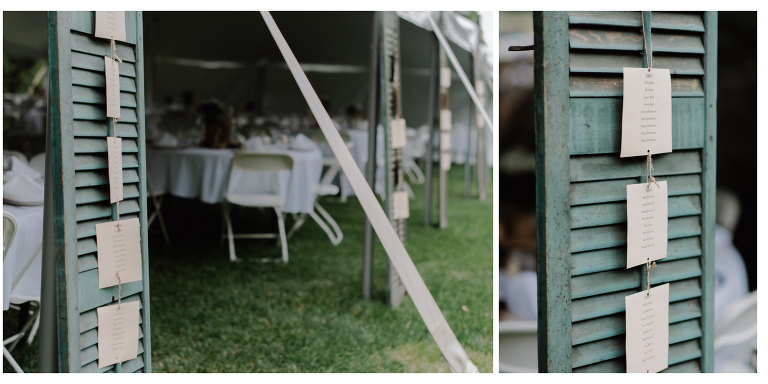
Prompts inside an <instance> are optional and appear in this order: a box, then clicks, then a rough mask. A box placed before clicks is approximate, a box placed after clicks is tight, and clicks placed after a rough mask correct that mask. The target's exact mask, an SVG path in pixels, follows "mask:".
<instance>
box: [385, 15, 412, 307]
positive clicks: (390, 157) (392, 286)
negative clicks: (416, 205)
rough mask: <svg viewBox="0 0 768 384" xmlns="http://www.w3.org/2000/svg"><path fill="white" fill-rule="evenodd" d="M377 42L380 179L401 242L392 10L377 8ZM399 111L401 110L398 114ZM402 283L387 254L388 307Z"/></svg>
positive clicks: (396, 30) (396, 34) (396, 42)
mask: <svg viewBox="0 0 768 384" xmlns="http://www.w3.org/2000/svg"><path fill="white" fill-rule="evenodd" d="M381 18H382V20H381V22H380V24H379V25H381V30H380V32H379V36H381V46H380V48H379V55H380V56H379V92H380V95H379V102H380V103H381V105H380V106H379V114H380V116H379V122H380V123H381V126H382V128H383V129H384V172H385V176H384V183H385V191H386V198H385V201H386V203H385V204H384V207H385V208H386V212H387V216H388V217H389V218H390V219H389V220H390V222H391V223H392V227H393V228H394V229H395V231H396V232H397V234H398V236H399V237H400V241H402V242H403V244H405V219H395V218H394V213H395V211H394V204H393V196H394V193H395V192H397V191H403V185H402V182H403V167H402V164H403V150H402V149H394V148H392V146H391V143H392V140H391V137H390V136H391V135H392V131H391V129H390V125H391V123H392V120H393V119H395V118H396V117H397V112H396V111H397V110H399V109H400V107H401V105H400V103H401V96H400V88H401V86H400V85H399V82H400V81H402V76H400V73H401V72H400V18H399V17H398V16H397V15H396V14H395V12H381ZM401 115H402V114H401ZM405 293H406V291H405V285H404V284H403V282H402V280H400V276H399V275H398V274H397V271H395V268H394V267H393V266H392V262H391V261H390V260H389V258H387V301H388V302H389V305H390V306H392V307H396V306H398V305H400V302H402V301H403V298H404V297H405Z"/></svg>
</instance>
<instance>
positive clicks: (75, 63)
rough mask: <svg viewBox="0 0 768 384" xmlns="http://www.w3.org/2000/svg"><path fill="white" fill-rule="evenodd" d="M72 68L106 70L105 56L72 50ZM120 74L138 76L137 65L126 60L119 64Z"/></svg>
mask: <svg viewBox="0 0 768 384" xmlns="http://www.w3.org/2000/svg"><path fill="white" fill-rule="evenodd" d="M72 68H77V69H84V70H87V71H96V72H104V56H100V55H89V54H86V53H80V52H72ZM119 70H120V73H119V74H120V76H125V77H133V78H135V77H136V66H135V65H134V64H133V63H129V62H127V61H124V62H122V63H120V66H119Z"/></svg>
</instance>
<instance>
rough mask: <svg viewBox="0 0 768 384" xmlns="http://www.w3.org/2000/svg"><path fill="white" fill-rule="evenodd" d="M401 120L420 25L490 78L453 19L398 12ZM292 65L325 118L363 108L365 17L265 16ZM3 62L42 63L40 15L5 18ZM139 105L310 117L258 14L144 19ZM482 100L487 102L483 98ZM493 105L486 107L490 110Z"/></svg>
mask: <svg viewBox="0 0 768 384" xmlns="http://www.w3.org/2000/svg"><path fill="white" fill-rule="evenodd" d="M397 14H398V16H400V17H401V22H400V34H401V37H400V44H401V47H400V55H401V63H402V64H401V65H402V77H403V80H402V97H403V104H402V105H403V115H404V117H405V119H406V121H407V123H408V126H411V127H418V126H420V125H423V124H426V123H427V121H426V120H427V108H428V92H429V89H428V88H429V74H430V68H429V66H430V51H431V44H432V41H433V39H434V35H433V32H432V31H431V27H430V25H429V21H428V15H429V16H432V18H433V19H434V20H436V21H439V23H440V24H441V29H442V30H443V33H444V34H445V36H446V37H447V38H448V39H449V40H450V41H451V47H452V49H453V51H454V53H455V54H456V56H457V57H458V59H459V62H460V64H461V66H462V68H463V69H464V71H465V72H467V74H468V75H469V76H470V77H472V74H471V73H470V71H469V69H470V61H471V60H472V56H471V53H470V52H472V51H475V52H478V55H479V56H480V57H481V58H482V59H481V62H483V63H484V65H485V66H486V73H487V74H489V73H492V71H490V70H489V68H492V66H491V58H490V55H488V52H490V50H489V49H488V47H487V46H485V45H484V44H483V43H481V42H479V39H478V35H479V33H480V32H479V31H480V28H479V26H478V25H476V24H474V23H473V22H472V21H470V20H469V19H466V18H465V17H463V16H460V15H458V14H456V13H453V12H398V13H397ZM272 15H273V16H274V19H275V22H276V23H277V25H278V26H279V27H280V29H281V30H282V31H283V33H284V34H285V38H286V40H287V41H288V43H289V44H290V45H291V48H292V49H293V51H294V53H295V54H296V57H297V59H298V60H299V62H300V63H301V64H302V67H303V69H304V70H305V71H306V72H307V76H308V77H309V80H310V82H311V83H312V86H313V87H314V88H315V90H316V91H317V93H318V95H320V97H321V98H323V99H326V100H328V101H329V102H330V108H329V111H328V112H329V113H330V114H331V115H342V114H343V113H344V111H345V109H346V107H347V106H349V105H350V104H356V105H358V106H361V107H363V109H365V107H366V106H367V105H368V96H369V92H368V73H369V69H370V46H371V36H372V23H373V12H273V13H272ZM3 44H4V51H5V52H7V53H12V54H17V55H25V56H31V57H46V56H47V44H48V39H47V16H46V13H45V12H3ZM144 47H145V62H146V66H145V73H146V82H147V83H146V100H147V103H148V104H149V105H153V104H154V105H159V104H160V103H161V101H162V99H163V98H164V97H165V96H172V97H173V99H174V100H175V101H177V102H178V101H180V97H181V94H182V93H183V92H184V91H185V90H192V91H193V92H194V93H195V95H196V96H197V98H198V100H200V101H201V100H204V99H207V98H211V97H215V98H217V99H219V100H221V101H222V102H223V103H225V104H227V105H231V106H233V107H235V108H236V109H237V108H239V107H240V106H242V105H244V104H245V103H246V102H248V101H253V102H255V103H256V104H257V108H259V109H260V112H261V113H264V114H266V115H272V114H277V115H286V114H300V115H304V114H308V112H309V111H308V109H307V106H306V103H305V102H304V99H303V98H302V96H301V93H300V91H299V88H298V87H297V86H296V84H295V82H294V81H293V79H292V78H291V75H290V73H289V71H288V69H287V67H286V65H285V62H284V60H283V58H282V57H281V56H280V52H279V50H278V48H277V46H276V45H275V43H274V41H273V40H272V38H271V36H270V35H269V32H268V30H267V27H266V25H265V24H264V21H263V20H262V19H261V17H260V16H259V14H258V12H144ZM450 91H451V101H450V105H451V110H452V111H453V116H454V123H457V124H462V125H464V126H467V125H469V113H470V111H471V110H472V108H474V107H473V105H472V102H471V100H470V98H469V94H468V93H467V91H466V89H465V88H464V86H463V85H462V84H461V82H460V81H459V79H458V76H456V74H455V73H454V81H453V82H452V84H451V90H450ZM488 91H489V92H487V94H491V92H490V91H491V89H488ZM491 101H492V98H490V97H489V98H487V104H488V105H487V109H488V110H489V111H490V110H491V108H492V107H491V105H492V103H491Z"/></svg>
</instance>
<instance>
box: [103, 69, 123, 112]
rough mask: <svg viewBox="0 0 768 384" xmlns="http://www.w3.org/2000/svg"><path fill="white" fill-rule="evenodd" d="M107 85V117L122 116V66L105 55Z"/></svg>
mask: <svg viewBox="0 0 768 384" xmlns="http://www.w3.org/2000/svg"><path fill="white" fill-rule="evenodd" d="M104 75H105V77H106V85H107V117H120V67H119V64H118V63H117V60H112V59H110V58H109V57H107V56H104Z"/></svg>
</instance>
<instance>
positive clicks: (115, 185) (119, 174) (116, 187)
mask: <svg viewBox="0 0 768 384" xmlns="http://www.w3.org/2000/svg"><path fill="white" fill-rule="evenodd" d="M107 165H108V167H109V203H110V204H112V203H115V202H118V201H122V200H123V139H121V138H118V137H107Z"/></svg>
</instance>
